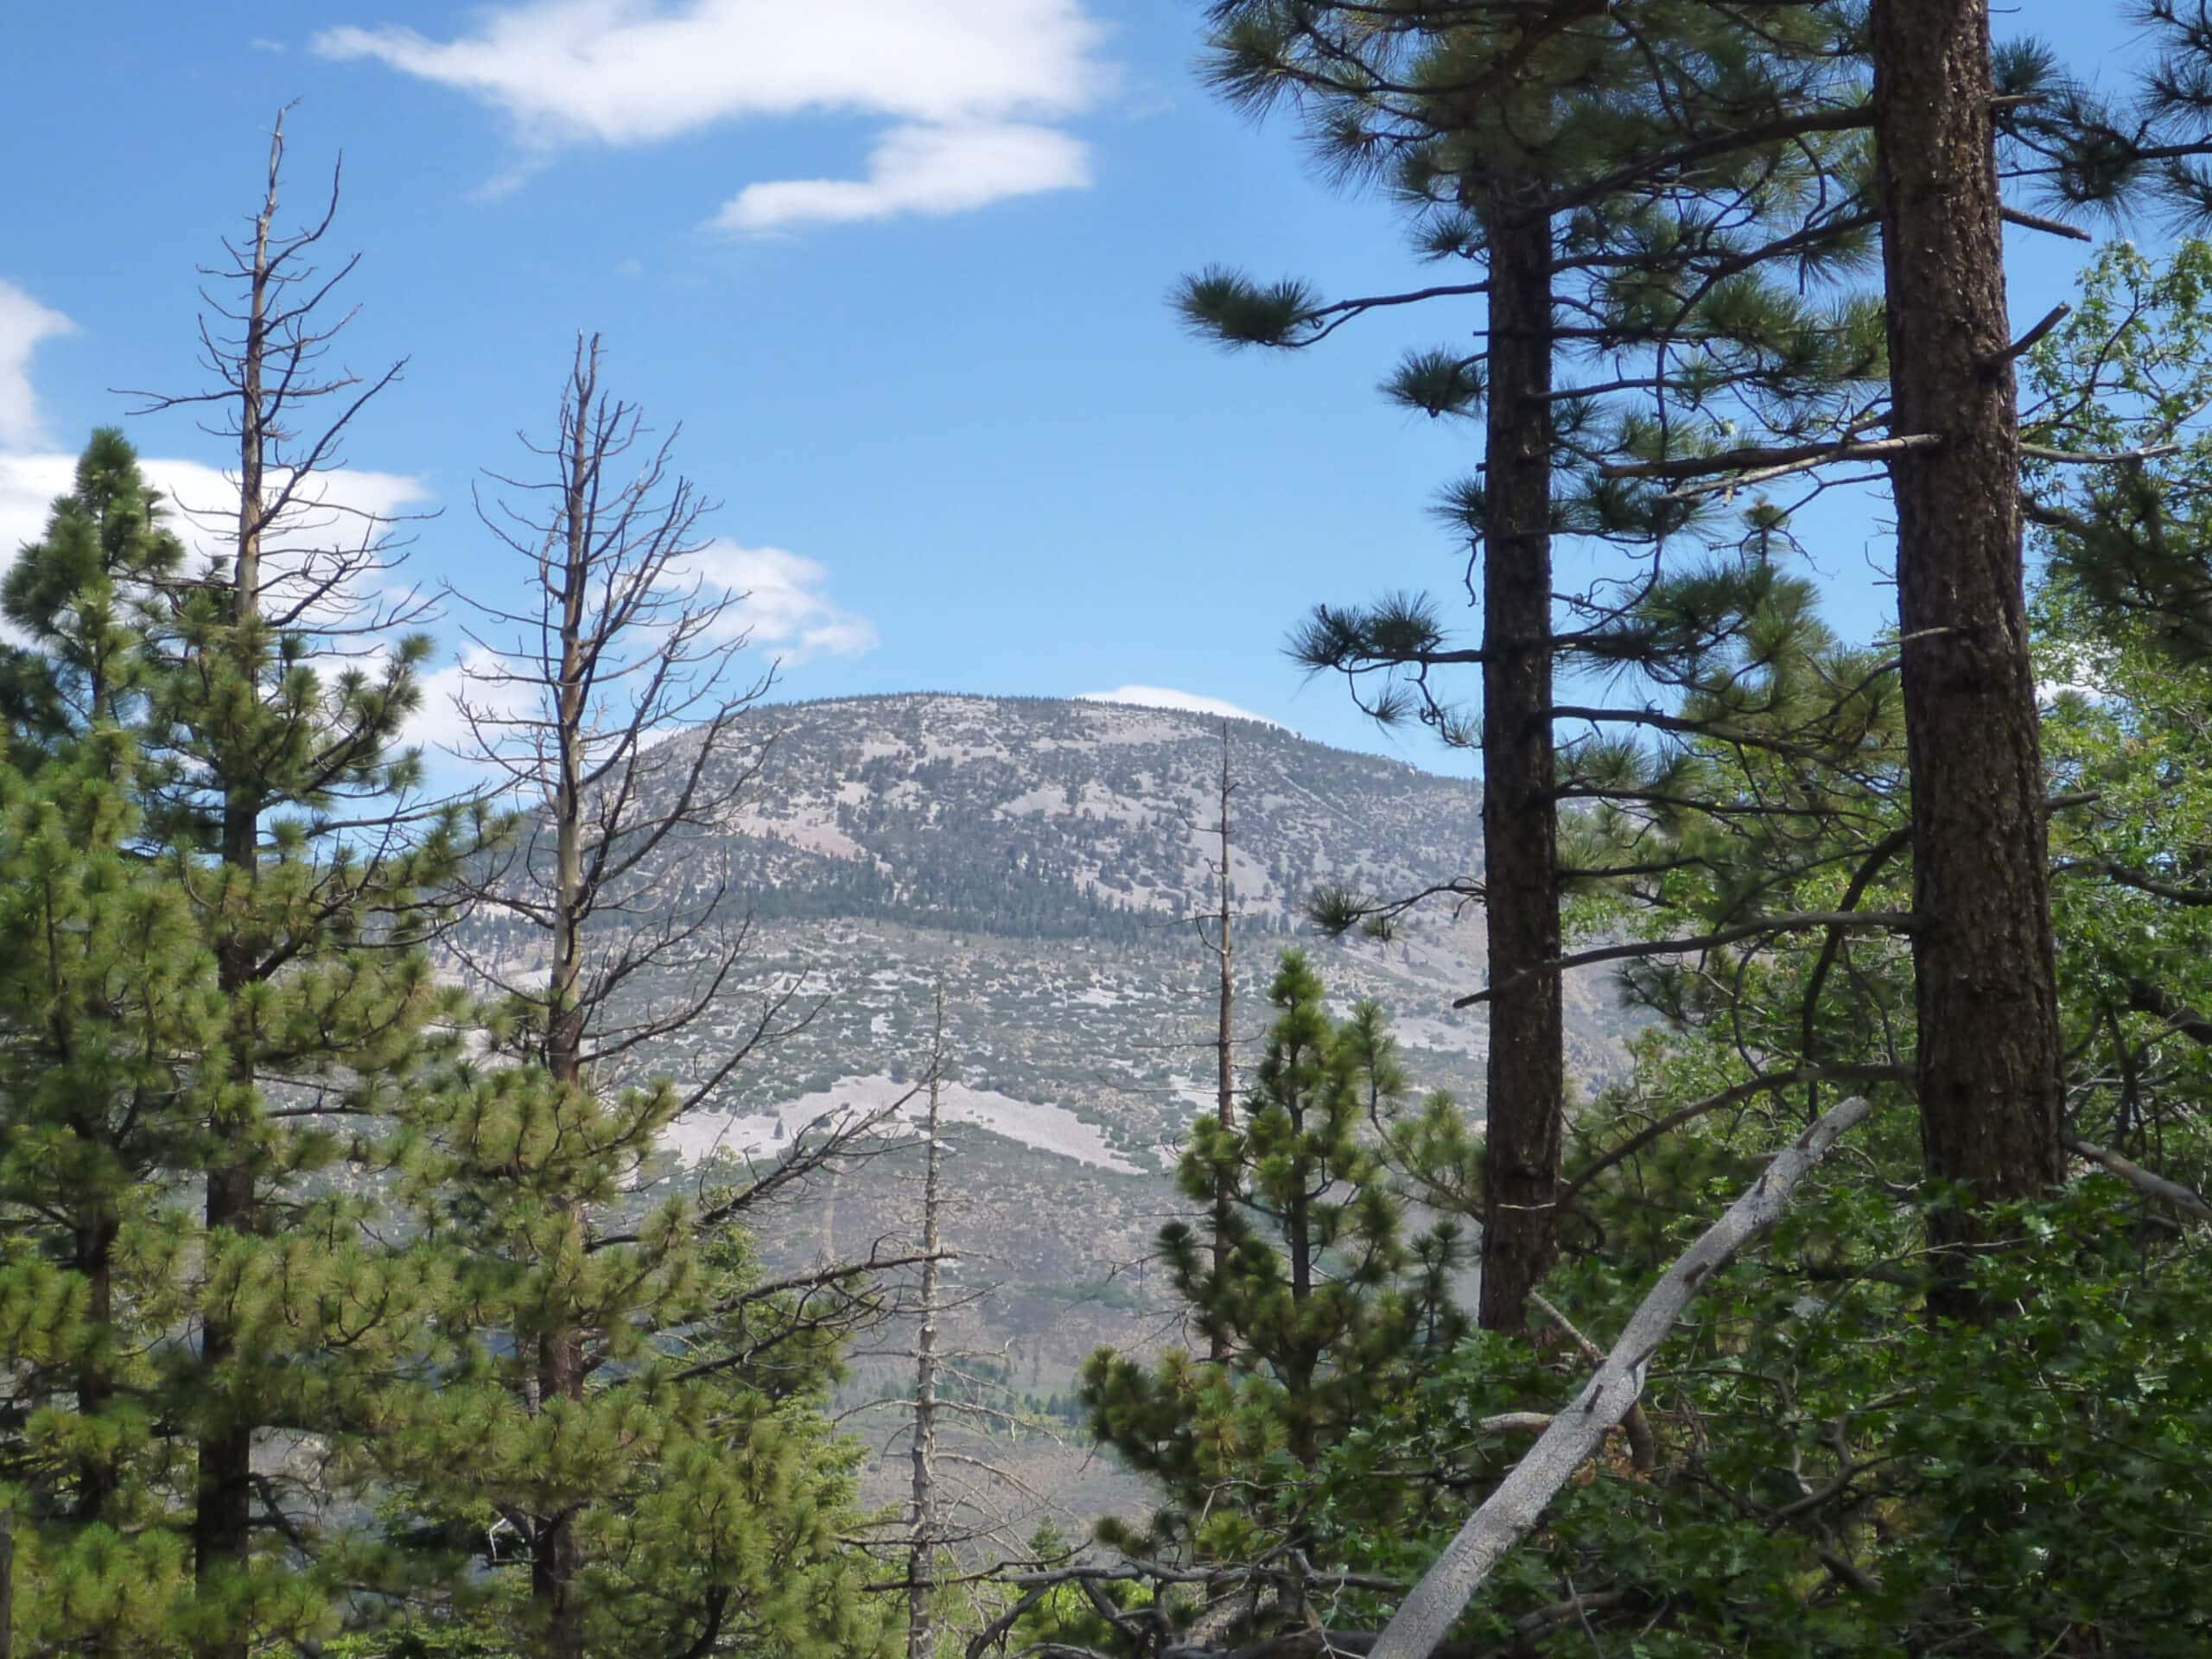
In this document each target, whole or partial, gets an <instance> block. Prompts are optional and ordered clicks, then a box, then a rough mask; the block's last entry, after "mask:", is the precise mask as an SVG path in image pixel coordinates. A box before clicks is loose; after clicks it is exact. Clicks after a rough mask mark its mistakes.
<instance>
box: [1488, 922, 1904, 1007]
mask: <svg viewBox="0 0 2212 1659" xmlns="http://www.w3.org/2000/svg"><path fill="white" fill-rule="evenodd" d="M1914 925H1915V924H1914V919H1913V917H1912V914H1911V912H1909V911H1902V910H1869V911H1837V910H1802V911H1793V912H1788V913H1786V914H1783V915H1779V916H1763V917H1759V918H1757V919H1755V920H1752V921H1748V922H1738V923H1737V924H1736V925H1734V926H1733V927H1724V928H1719V929H1717V930H1716V931H1713V932H1711V933H1700V934H1696V935H1694V936H1692V937H1691V938H1681V939H1637V940H1633V941H1631V942H1630V943H1629V944H1608V945H1601V946H1599V948H1598V949H1597V950H1583V951H1578V952H1577V953H1575V954H1574V955H1573V956H1567V957H1557V958H1555V959H1554V960H1553V961H1551V962H1548V963H1542V964H1541V965H1540V966H1538V967H1535V968H1532V969H1528V970H1527V971H1526V972H1525V973H1523V974H1520V975H1516V976H1515V977H1514V978H1513V979H1510V980H1508V981H1506V982H1504V983H1503V984H1499V985H1491V986H1489V987H1486V988H1484V989H1482V990H1479V991H1472V992H1470V993H1469V994H1468V995H1465V996H1463V997H1460V998H1459V1000H1458V1001H1455V1002H1453V1003H1452V1007H1455V1008H1471V1007H1479V1006H1480V1005H1481V1004H1483V1003H1485V1002H1490V1001H1494V1000H1496V998H1497V996H1498V995H1499V994H1500V993H1501V992H1503V991H1504V990H1506V989H1508V988H1510V987H1511V986H1513V985H1516V984H1519V983H1520V982H1522V980H1524V979H1527V978H1529V977H1532V976H1535V975H1537V974H1560V973H1565V972H1567V970H1568V969H1573V968H1587V967H1589V966H1591V965H1592V964H1593V963H1601V962H1628V961H1633V960H1635V959H1637V958H1639V957H1677V956H1691V955H1694V954H1696V953H1697V952H1699V951H1701V950H1716V949H1718V948H1719V946H1721V945H1724V944H1735V943H1736V942H1737V941H1738V940H1739V939H1749V938H1758V937H1760V936H1761V935H1764V934H1768V933H1786V932H1791V931H1797V930H1800V929H1803V928H1809V927H1866V928H1885V929H1888V930H1890V931H1893V932H1898V933H1909V932H1910V931H1912V929H1913V926H1914Z"/></svg>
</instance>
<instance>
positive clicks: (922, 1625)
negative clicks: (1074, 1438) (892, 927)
mask: <svg viewBox="0 0 2212 1659" xmlns="http://www.w3.org/2000/svg"><path fill="white" fill-rule="evenodd" d="M932 1029H933V1032H934V1036H933V1037H932V1039H931V1045H930V1048H931V1053H930V1079H929V1085H930V1088H929V1101H930V1105H929V1117H928V1120H927V1128H926V1130H925V1142H926V1145H927V1147H928V1151H927V1154H926V1157H927V1162H926V1164H925V1169H924V1173H923V1177H922V1296H921V1306H920V1307H919V1308H918V1310H917V1311H916V1319H915V1326H914V1444H913V1446H912V1455H913V1459H914V1517H913V1530H912V1538H911V1541H910V1542H909V1543H908V1545H907V1548H906V1581H907V1584H908V1586H909V1589H908V1592H907V1599H906V1659H929V1654H930V1649H931V1643H933V1642H934V1641H935V1640H936V1632H935V1629H934V1627H933V1625H932V1624H931V1611H932V1599H933V1592H932V1590H931V1587H930V1582H929V1581H930V1578H931V1572H932V1566H931V1555H932V1554H934V1553H935V1551H936V1549H937V1543H938V1539H937V1534H938V1515H937V1338H938V1329H937V1320H938V1267H939V1261H938V1255H939V1239H938V1203H939V1200H940V1198H942V1196H943V1189H942V1187H941V1186H940V1185H939V1182H940V1179H941V1177H942V1176H943V1174H944V1141H943V1139H942V1138H941V1133H940V1131H941V1128H942V1120H941V1118H940V1117H939V1116H938V1104H939V1101H938V1092H939V1089H940V1087H941V1085H942V1084H943V1081H944V1078H943V1071H944V981H943V980H941V979H940V980H939V981H938V986H937V1017H936V1021H935V1024H934V1026H933V1027H932Z"/></svg>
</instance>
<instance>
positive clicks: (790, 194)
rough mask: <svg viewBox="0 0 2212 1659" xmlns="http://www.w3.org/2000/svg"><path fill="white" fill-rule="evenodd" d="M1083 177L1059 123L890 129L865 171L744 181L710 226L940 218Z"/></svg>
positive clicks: (1080, 151)
mask: <svg viewBox="0 0 2212 1659" xmlns="http://www.w3.org/2000/svg"><path fill="white" fill-rule="evenodd" d="M1089 183H1090V153H1089V151H1087V150H1086V149H1084V146H1083V144H1082V143H1080V142H1079V141H1077V139H1075V138H1072V137H1070V136H1069V135H1068V134H1066V133H1065V132H1062V131H1060V130H1058V128H1056V127H1039V126H1033V125H1028V124H1021V123H1013V122H1007V123H999V124H974V125H969V126H960V127H893V129H892V130H890V131H889V132H887V133H886V134H885V135H884V137H883V139H882V142H880V143H878V144H877V145H876V147H875V152H874V155H872V156H869V157H868V177H866V178H865V179H785V180H781V181H777V182H775V183H772V184H748V185H747V186H746V187H745V188H744V189H742V190H741V191H740V192H738V194H736V195H735V196H734V197H733V198H731V199H730V200H729V201H728V202H727V203H725V204H724V205H723V207H722V210H721V213H717V214H716V215H715V218H714V220H713V224H714V226H715V228H716V229H718V230H725V231H779V230H787V229H789V228H791V226H796V225H804V224H830V225H836V224H850V223H852V222H854V221H855V220H860V219H890V218H893V217H895V216H897V215H899V214H904V213H922V214H925V215H928V216H930V217H931V218H942V217H943V216H944V215H945V214H948V213H967V212H969V210H971V209H973V208H976V207H988V205H989V204H991V203H992V202H995V201H1004V200H1009V199H1011V198H1013V197H1015V196H1030V195H1037V194H1041V193H1043V192H1045V191H1048V190H1076V189H1081V188H1083V187H1084V186H1085V185H1087V184H1089Z"/></svg>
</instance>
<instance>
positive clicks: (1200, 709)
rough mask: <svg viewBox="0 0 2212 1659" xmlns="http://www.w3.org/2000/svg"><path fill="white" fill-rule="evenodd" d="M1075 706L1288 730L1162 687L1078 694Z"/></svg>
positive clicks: (1222, 703) (1216, 701)
mask: <svg viewBox="0 0 2212 1659" xmlns="http://www.w3.org/2000/svg"><path fill="white" fill-rule="evenodd" d="M1076 701H1077V702H1128V703H1135V705H1136V706H1137V707H1138V708H1140V709H1174V710H1175V711H1176V712H1177V713H1179V714H1185V715H1212V716H1213V717H1214V718H1215V719H1217V720H1256V721H1259V722H1260V724H1261V725H1262V726H1274V727H1276V728H1280V729H1281V730H1283V731H1286V732H1287V731H1288V730H1289V729H1290V728H1289V727H1287V726H1285V725H1283V723H1282V721H1279V720H1269V719H1268V717H1267V716H1266V715H1255V714H1254V713H1253V712H1252V711H1251V710H1250V709H1240V708H1239V707H1237V705H1236V704H1235V703H1233V702H1228V701H1227V700H1225V699H1224V698H1221V697H1208V696H1201V695H1199V694H1198V692H1196V691H1178V690H1175V689H1174V688H1173V686H1166V685H1123V686H1116V688H1115V689H1114V690H1111V691H1079V692H1077V694H1076Z"/></svg>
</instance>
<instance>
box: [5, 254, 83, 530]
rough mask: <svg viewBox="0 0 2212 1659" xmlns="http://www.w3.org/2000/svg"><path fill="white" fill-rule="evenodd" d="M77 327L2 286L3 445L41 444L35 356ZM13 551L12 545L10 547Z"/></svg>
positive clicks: (8, 285) (10, 286)
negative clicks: (33, 373) (43, 344)
mask: <svg viewBox="0 0 2212 1659" xmlns="http://www.w3.org/2000/svg"><path fill="white" fill-rule="evenodd" d="M75 329H76V325H75V324H73V323H72V322H71V321H69V319H68V318H67V317H65V316H63V315H61V314H60V312H59V311H53V310H49V309H48V308H46V307H45V306H42V305H41V304H40V303H39V302H37V301H36V300H35V299H33V298H31V296H29V295H28V294H26V293H24V292H23V290H22V289H20V288H17V287H16V286H15V285H14V284H12V283H0V444H33V443H36V442H38V440H39V418H38V399H37V398H36V397H34V396H33V395H32V392H31V353H33V352H35V351H36V350H37V349H38V346H39V342H40V341H41V340H52V339H54V337H55V336H57V335H60V334H73V333H74V332H75ZM12 545H13V544H12V543H10V546H11V547H12Z"/></svg>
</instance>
